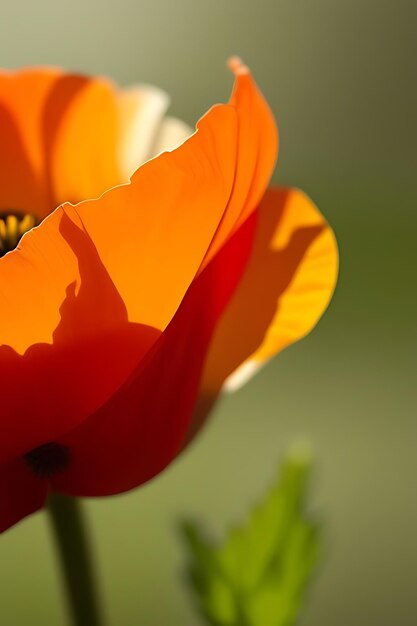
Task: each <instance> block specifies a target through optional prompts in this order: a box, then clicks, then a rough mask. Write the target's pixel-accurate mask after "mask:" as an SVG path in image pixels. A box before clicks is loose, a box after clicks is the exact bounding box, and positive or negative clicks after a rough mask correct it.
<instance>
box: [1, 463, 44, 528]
mask: <svg viewBox="0 0 417 626" xmlns="http://www.w3.org/2000/svg"><path fill="white" fill-rule="evenodd" d="M47 491H48V487H47V482H46V481H45V480H41V479H39V478H37V477H36V476H34V475H33V474H31V473H30V472H29V471H28V468H27V467H26V464H25V462H24V460H23V459H16V460H14V461H12V462H11V463H7V464H6V465H1V466H0V502H1V507H0V533H2V532H4V531H5V530H7V529H8V528H10V526H13V524H16V522H19V521H20V520H21V519H23V518H24V517H26V516H27V515H30V514H31V513H34V512H35V511H37V510H38V509H40V508H41V507H42V506H43V505H44V503H45V500H46V496H47Z"/></svg>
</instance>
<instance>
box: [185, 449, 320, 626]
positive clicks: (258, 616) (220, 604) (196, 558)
mask: <svg viewBox="0 0 417 626" xmlns="http://www.w3.org/2000/svg"><path fill="white" fill-rule="evenodd" d="M310 468H311V460H310V456H309V455H308V454H305V453H302V454H301V453H300V451H299V450H297V451H295V452H294V451H293V452H292V453H290V454H288V455H287V457H286V459H285V460H284V462H283V463H282V466H281V471H280V473H279V478H278V479H277V482H276V484H275V485H274V486H273V487H272V489H271V490H270V491H269V493H268V494H267V495H266V497H265V499H264V500H263V501H262V502H261V503H260V504H258V505H257V506H256V507H255V508H254V509H253V510H252V512H251V513H250V515H249V518H248V520H247V521H246V523H245V524H244V525H242V526H240V527H237V528H234V529H232V530H231V531H230V532H229V534H228V536H227V537H226V539H225V541H224V543H223V545H220V546H215V545H213V544H212V543H211V542H210V541H208V540H207V539H206V538H205V537H204V536H203V534H202V532H201V531H200V529H199V527H198V525H197V524H192V523H187V524H185V525H184V536H185V538H186V543H187V545H188V550H189V555H190V560H189V566H188V574H189V580H190V582H191V585H192V587H193V589H194V591H195V593H196V596H197V600H198V605H199V607H200V610H201V612H202V614H203V615H204V617H205V619H206V621H207V623H208V624H211V625H212V626H293V624H294V623H295V621H296V619H297V616H298V614H299V611H300V607H301V603H302V600H303V596H304V592H305V589H306V586H307V584H308V582H309V579H310V577H311V573H312V571H313V570H314V567H315V566H316V563H317V560H318V556H319V533H318V527H317V524H316V523H315V522H314V521H313V520H312V519H311V518H310V516H309V515H308V513H307V511H306V508H305V491H306V486H307V482H308V478H309V474H310Z"/></svg>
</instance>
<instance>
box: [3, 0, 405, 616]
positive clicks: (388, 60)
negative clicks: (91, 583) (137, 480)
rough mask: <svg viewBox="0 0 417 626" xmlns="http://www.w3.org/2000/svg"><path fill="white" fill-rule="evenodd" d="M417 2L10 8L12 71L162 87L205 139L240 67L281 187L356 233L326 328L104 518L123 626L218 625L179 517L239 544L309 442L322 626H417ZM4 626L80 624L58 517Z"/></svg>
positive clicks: (14, 560) (221, 0) (15, 578)
mask: <svg viewBox="0 0 417 626" xmlns="http://www.w3.org/2000/svg"><path fill="white" fill-rule="evenodd" d="M416 30H417V5H416V3H415V1H414V0H397V2H392V1H390V2H388V1H387V0H378V1H377V0H350V1H349V2H344V1H341V0H315V2H312V1H309V0H258V1H257V2H255V1H252V2H251V1H250V0H240V1H237V0H206V1H205V2H203V1H202V0H176V1H175V2H174V1H169V0H165V1H163V0H146V1H144V0H135V1H133V0H118V1H117V2H116V1H112V0H100V1H99V0H88V1H85V0H84V1H81V0H72V1H71V2H69V1H66V0H61V1H59V0H58V1H57V0H55V1H52V0H38V1H37V2H32V3H29V2H27V1H23V0H15V1H14V2H8V3H6V2H4V3H3V4H2V8H1V19H0V58H1V64H2V65H4V66H5V67H18V66H21V65H28V64H30V65H33V64H43V63H47V64H55V65H63V66H65V67H67V68H71V69H78V70H83V71H86V72H91V73H100V74H107V75H110V76H112V77H113V78H114V79H116V80H117V81H118V82H120V83H121V84H122V85H128V84H130V83H133V82H135V81H138V80H139V81H145V82H150V83H154V84H157V85H159V86H161V87H163V88H165V89H166V90H167V91H168V92H169V93H171V95H172V107H171V112H172V113H173V114H175V115H178V116H180V117H182V118H183V119H185V120H187V121H188V122H190V123H194V121H195V120H196V119H197V118H198V116H199V115H201V114H202V113H203V112H204V111H205V110H206V109H207V108H208V107H209V106H210V105H211V104H212V103H214V102H216V101H224V100H226V99H227V98H228V94H229V91H230V87H231V82H232V81H231V77H230V76H229V75H228V73H227V72H226V70H225V60H226V58H227V57H228V56H229V55H230V54H239V55H241V56H242V57H243V58H244V60H245V61H246V62H247V63H248V64H249V65H250V66H251V68H252V69H253V71H254V74H255V77H256V79H257V81H258V83H259V84H260V86H261V87H262V89H263V91H264V93H265V95H266V97H267V98H268V100H269V102H270V104H271V107H272V109H273V110H274V112H275V114H276V116H277V118H278V121H279V125H280V131H281V153H280V160H279V166H278V168H277V172H276V181H280V182H282V183H285V184H291V185H296V186H299V187H301V188H302V189H304V190H305V191H306V192H307V193H309V194H310V196H311V197H312V198H313V199H314V200H315V201H316V203H317V204H318V206H319V207H320V208H321V209H322V211H323V212H324V214H325V215H326V217H327V218H328V219H329V221H330V223H331V224H332V225H333V227H334V228H335V230H336V233H337V236H338V241H339V245H340V253H341V274H340V282H339V285H338V289H337V292H336V296H335V298H334V300H333V302H332V305H331V307H330V309H329V311H328V312H327V314H326V315H325V317H324V318H323V320H322V321H321V323H320V324H319V326H318V328H317V329H316V330H315V332H314V333H313V334H312V335H311V336H309V337H308V338H307V339H306V340H304V341H302V342H301V343H299V344H297V345H295V346H293V347H292V348H290V349H288V350H287V351H285V352H284V353H283V354H281V355H280V356H279V357H278V358H276V359H275V360H274V361H273V362H271V363H270V364H269V365H268V366H267V367H266V368H265V369H264V370H263V371H262V372H261V373H260V374H259V375H258V376H257V377H256V378H255V379H254V380H252V381H251V382H250V383H249V384H248V385H247V386H246V387H245V388H244V389H242V390H241V391H239V392H238V393H236V394H235V395H234V396H230V397H228V398H226V399H225V400H224V401H223V402H222V404H221V405H220V406H218V408H217V410H216V412H215V415H213V419H212V420H211V422H210V423H209V425H208V427H207V428H206V429H205V431H204V432H203V434H202V435H201V436H200V438H199V439H198V440H197V441H196V442H195V444H194V445H193V446H192V447H191V448H190V449H189V450H188V451H187V452H186V453H185V454H184V455H183V456H182V457H181V458H180V459H179V460H178V461H177V462H176V463H175V464H174V465H173V466H171V468H170V469H169V470H168V471H167V472H166V473H165V474H163V475H162V476H160V477H159V478H158V479H156V480H155V481H154V482H152V483H151V484H149V485H147V486H146V487H144V488H142V489H141V490H139V491H136V492H134V493H131V494H129V495H124V496H120V497H117V498H114V499H108V500H101V501H94V502H89V503H88V511H89V513H90V514H91V518H92V519H91V521H92V525H93V529H94V535H95V536H94V540H95V545H96V549H97V555H98V560H99V565H100V578H101V582H102V585H103V589H104V599H105V604H106V609H107V612H108V615H109V624H111V625H112V626H114V625H118V626H119V625H120V626H130V625H138V624H141V625H142V626H165V625H166V626H176V625H178V626H180V625H181V626H185V625H195V626H197V625H198V624H199V621H198V618H197V615H196V613H195V612H194V610H193V608H192V606H191V602H190V599H189V597H188V595H187V592H186V590H185V587H184V585H183V584H182V580H181V572H182V567H183V561H184V559H183V554H182V549H181V545H180V543H179V541H178V536H177V523H178V520H180V519H182V518H183V517H184V516H187V517H189V516H196V517H199V518H202V519H205V520H206V521H207V525H208V526H209V527H210V528H212V529H213V532H215V533H219V534H220V533H221V532H222V531H223V530H224V529H225V528H226V527H227V526H229V525H230V524H231V523H232V522H234V521H236V520H238V519H239V518H240V517H241V516H242V515H243V514H244V513H245V511H246V509H247V507H248V506H249V505H250V504H251V503H252V502H253V501H254V500H256V499H258V497H259V496H260V495H261V494H262V492H263V491H264V488H265V487H266V486H267V485H268V483H269V482H270V481H271V480H272V478H273V476H274V474H275V468H276V464H277V461H278V459H279V458H280V456H281V454H282V452H283V451H284V450H285V449H286V447H287V445H288V444H290V443H292V442H293V441H294V440H298V439H300V438H301V439H308V440H310V441H311V443H312V444H313V446H314V447H315V450H316V453H317V457H318V470H317V472H316V479H315V483H314V492H313V500H314V503H315V505H316V506H317V507H318V508H319V510H320V511H321V513H322V516H323V517H324V518H325V521H326V526H327V529H326V546H325V559H324V562H323V565H322V568H321V571H320V573H319V576H318V578H317V580H316V581H315V584H314V586H313V587H312V590H311V594H310V597H309V599H308V606H307V608H306V611H305V613H304V615H303V618H302V620H301V622H300V623H301V625H305V626H307V625H308V626H333V625H336V624H337V626H352V625H353V624H355V626H370V625H375V626H376V625H378V626H392V625H394V624H395V625H397V624H398V625H401V626H412V625H415V624H416V623H417V594H416V582H417V533H416V529H417V505H416V488H415V484H416V478H415V476H416V472H417V455H416V442H417V428H416V420H415V406H416V400H417V393H416V381H415V371H416V367H415V361H416V359H415V355H416V347H417V346H416V343H417V342H416V324H415V305H416V286H415V271H416V267H417V264H416V261H417V253H416V234H417V211H416V209H417V185H416V168H415V165H416V138H417V132H416V131H417V123H416V111H417V87H416V59H417V56H416V55H417V34H416ZM0 541H1V543H0V607H1V609H0V623H1V624H2V625H4V626H9V625H10V626H11V625H13V626H14V625H18V626H19V625H25V626H26V625H30V626H36V625H38V624H39V625H41V624H42V625H44V624H54V625H55V624H57V625H61V624H64V608H63V605H62V601H61V598H60V596H59V579H58V573H57V569H55V564H54V560H53V555H52V550H51V545H50V538H49V535H48V527H47V518H46V516H45V515H44V514H43V513H42V514H38V515H36V516H35V517H32V518H31V519H28V520H26V521H24V522H23V523H21V524H20V525H18V526H17V527H15V528H13V529H12V530H11V531H9V532H8V533H6V534H5V535H4V536H2V537H1V540H0Z"/></svg>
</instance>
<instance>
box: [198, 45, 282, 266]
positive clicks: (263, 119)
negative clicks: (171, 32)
mask: <svg viewBox="0 0 417 626" xmlns="http://www.w3.org/2000/svg"><path fill="white" fill-rule="evenodd" d="M229 67H230V69H231V70H232V72H233V73H234V74H235V85H234V89H233V93H232V96H231V98H230V101H229V103H230V104H231V105H232V106H233V107H235V109H236V113H237V118H238V139H237V169H236V176H235V181H234V185H233V193H232V196H231V198H230V202H229V206H228V207H227V212H226V213H225V215H224V218H223V220H222V222H221V224H220V226H219V228H218V231H217V232H216V236H215V238H214V240H213V242H212V245H211V247H210V250H209V252H208V254H207V256H206V258H205V260H204V264H203V266H206V265H207V263H208V262H209V261H210V259H212V258H213V256H214V255H215V254H216V252H217V251H218V250H219V249H220V248H221V246H222V245H223V244H224V242H225V241H226V240H227V238H228V237H229V236H230V235H231V234H232V233H233V232H235V231H236V229H237V228H238V227H239V226H240V225H241V224H242V223H243V222H244V221H245V219H246V218H247V217H248V216H249V215H250V213H251V212H252V211H253V210H254V209H255V207H256V206H257V204H258V203H259V201H260V199H261V198H262V196H263V194H264V192H265V189H266V187H267V185H268V182H269V179H270V177H271V174H272V172H273V169H274V166H275V162H276V159H277V154H278V131H277V127H276V124H275V120H274V116H273V114H272V112H271V110H270V108H269V106H268V104H267V102H266V101H265V99H264V97H263V96H262V94H261V92H260V91H259V89H258V87H257V86H256V84H255V82H254V80H253V78H252V76H251V73H250V71H249V69H248V68H247V66H246V65H243V63H242V62H241V61H240V59H238V58H237V57H234V58H232V59H230V60H229Z"/></svg>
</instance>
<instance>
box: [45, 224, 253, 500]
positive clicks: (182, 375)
mask: <svg viewBox="0 0 417 626" xmlns="http://www.w3.org/2000/svg"><path fill="white" fill-rule="evenodd" d="M254 230H255V216H252V218H251V219H250V220H248V221H247V222H246V224H245V225H244V226H243V227H242V228H241V229H240V230H239V231H238V232H237V233H236V235H234V236H233V237H232V238H231V239H230V240H229V241H228V243H227V244H226V245H225V246H224V247H223V249H222V250H221V251H220V252H219V253H218V254H217V255H216V257H215V258H214V260H213V261H212V262H211V263H210V264H209V265H208V266H207V267H206V269H205V270H204V271H203V272H202V273H201V274H200V276H199V277H198V279H197V280H196V281H195V282H194V283H193V285H192V286H191V288H190V289H189V291H188V293H187V295H186V297H185V298H184V300H183V302H182V304H181V308H180V309H179V311H178V313H177V315H176V316H175V318H174V319H173V321H172V322H171V324H170V325H169V327H168V329H167V330H166V331H165V333H164V334H163V336H162V337H161V338H160V340H159V341H158V343H157V344H156V346H155V347H154V349H153V351H152V354H151V355H149V357H147V359H146V363H144V364H143V365H142V366H141V367H140V368H138V370H137V371H136V372H135V373H134V375H132V377H131V379H130V381H129V382H128V383H127V384H126V385H124V386H123V388H122V389H121V390H120V391H119V392H118V393H117V394H116V395H115V396H114V397H113V398H112V399H111V400H110V401H109V402H108V403H107V404H106V405H105V406H104V407H102V409H100V410H99V411H97V413H96V414H95V415H93V416H92V417H91V418H89V419H88V420H86V421H85V422H84V423H83V424H81V425H80V426H79V427H78V428H77V429H76V430H74V431H73V432H72V433H70V434H69V435H68V436H67V437H64V438H62V439H61V440H60V443H63V444H64V445H67V446H69V447H70V449H71V456H72V463H71V466H70V467H69V468H68V470H66V471H65V472H63V473H62V474H60V475H58V476H57V477H56V478H55V479H53V481H52V484H53V486H54V488H55V489H57V490H60V491H63V492H66V493H71V494H74V495H89V496H94V495H106V494H112V493H118V492H121V491H126V490H128V489H131V488H133V487H135V486H137V485H139V484H141V483H143V482H145V481H146V480H149V479H150V478H152V476H154V475H155V474H157V473H158V472H160V471H161V470H162V469H163V468H164V467H165V466H166V465H167V464H168V463H169V462H170V461H171V460H172V459H173V458H174V457H175V456H176V454H177V453H178V451H179V450H180V448H181V445H182V442H183V438H184V435H185V433H186V431H187V429H188V427H189V422H190V419H191V416H192V412H193V408H194V404H195V401H196V395H197V391H198V386H199V381H200V375H201V371H202V367H203V364H204V358H205V354H206V352H207V349H208V346H209V344H210V339H211V336H212V332H213V329H214V328H215V325H216V323H217V321H218V319H219V318H220V316H221V314H222V312H223V310H224V308H225V307H226V305H227V302H228V301H229V298H230V296H231V294H232V293H233V291H234V289H235V287H236V284H237V283H238V282H239V279H240V277H241V275H242V272H243V270H244V267H245V264H246V262H247V258H248V256H249V253H250V248H251V243H252V239H253V234H254Z"/></svg>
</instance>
